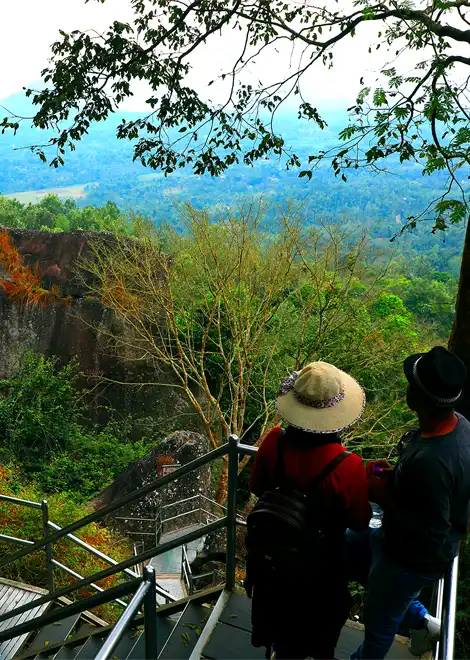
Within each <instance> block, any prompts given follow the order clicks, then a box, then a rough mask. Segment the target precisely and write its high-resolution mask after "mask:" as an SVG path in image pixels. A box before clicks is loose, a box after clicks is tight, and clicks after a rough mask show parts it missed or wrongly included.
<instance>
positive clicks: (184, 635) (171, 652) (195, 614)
mask: <svg viewBox="0 0 470 660" xmlns="http://www.w3.org/2000/svg"><path fill="white" fill-rule="evenodd" d="M210 613H211V610H210V609H209V608H208V607H204V606H203V605H200V604H199V603H188V604H187V605H186V608H185V610H184V612H183V614H182V615H181V617H180V619H179V621H178V623H177V624H176V626H175V628H174V629H173V631H172V633H171V635H170V637H169V638H168V641H167V643H166V644H165V646H164V648H163V650H162V652H161V654H160V655H159V658H162V660H163V659H165V660H173V658H178V660H181V659H183V658H189V656H190V655H191V652H192V650H193V649H194V647H195V646H196V643H197V640H198V639H199V635H200V634H201V630H202V629H203V628H204V625H205V623H206V621H207V619H208V618H209V615H210ZM160 648H161V647H160Z"/></svg>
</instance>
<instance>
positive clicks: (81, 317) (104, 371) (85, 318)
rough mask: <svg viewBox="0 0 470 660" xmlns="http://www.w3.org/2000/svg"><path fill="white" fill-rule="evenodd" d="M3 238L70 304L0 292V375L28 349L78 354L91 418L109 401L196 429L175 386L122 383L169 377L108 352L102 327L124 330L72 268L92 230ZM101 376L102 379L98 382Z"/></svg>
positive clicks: (63, 357) (85, 253) (65, 358)
mask: <svg viewBox="0 0 470 660" xmlns="http://www.w3.org/2000/svg"><path fill="white" fill-rule="evenodd" d="M10 235H11V237H12V239H13V242H14V244H15V247H16V248H17V249H18V251H19V253H20V254H21V256H22V257H23V259H24V262H25V264H27V265H31V266H34V267H35V266H36V264H38V266H39V272H40V273H41V276H42V279H43V282H44V285H45V286H46V287H48V288H49V287H50V286H52V285H53V284H56V285H58V286H59V287H60V290H61V293H62V295H64V296H71V298H72V301H71V304H70V306H64V305H51V306H49V307H46V308H45V309H41V308H35V309H29V310H28V309H24V308H21V307H19V306H18V305H17V304H15V303H13V302H11V301H10V300H8V298H7V297H6V295H5V294H4V293H3V292H2V291H1V290H0V378H6V377H8V376H9V375H10V374H11V373H12V371H13V370H14V369H15V367H16V365H17V364H18V362H19V360H20V359H21V355H22V354H23V353H24V351H25V350H27V349H30V350H34V351H37V352H40V353H42V354H43V355H46V356H47V357H50V356H55V357H57V358H58V359H59V362H60V363H62V364H65V363H67V362H69V361H70V360H72V359H73V358H77V359H78V362H79V365H80V371H81V372H82V373H83V376H82V377H81V382H80V383H79V385H80V386H82V387H86V388H89V389H93V392H92V393H91V394H90V395H89V403H90V405H89V412H90V421H95V422H96V421H100V422H104V421H106V419H107V418H108V417H109V414H110V412H109V410H108V408H109V407H110V406H111V407H112V408H114V409H116V410H118V411H119V415H122V416H124V415H127V414H132V415H134V416H136V417H146V416H152V417H154V418H156V419H158V420H161V421H162V426H163V428H164V429H165V430H168V431H169V430H172V429H175V428H181V427H182V426H184V428H197V427H198V422H197V420H196V417H195V416H194V417H193V416H192V415H191V413H192V407H191V406H190V404H189V403H188V402H187V401H186V400H185V399H183V398H182V397H181V395H180V394H179V393H178V392H177V391H176V390H173V389H172V388H168V387H165V386H160V387H158V386H152V387H146V388H138V387H132V386H130V385H126V383H140V382H155V381H158V382H159V383H163V384H166V383H171V382H172V380H171V377H170V374H169V373H168V372H166V371H165V370H164V369H162V371H161V372H160V373H158V374H157V375H156V374H155V371H154V368H153V367H151V365H149V364H145V363H142V362H133V361H132V360H130V359H128V358H126V359H123V358H122V357H119V356H117V355H116V353H115V351H113V347H112V345H110V340H109V329H112V331H113V333H114V334H115V335H116V334H117V333H118V332H123V329H122V327H121V324H120V323H118V322H116V319H115V318H114V317H113V314H112V313H111V312H110V311H109V310H107V309H106V308H105V307H104V306H103V305H102V304H101V303H100V302H99V301H98V300H96V299H94V298H93V297H91V296H90V295H89V291H88V289H87V278H89V275H88V274H87V273H84V272H83V271H82V272H80V275H78V273H77V270H78V263H79V261H80V259H81V258H83V257H90V256H91V254H92V251H91V249H90V243H91V241H93V240H96V239H97V236H98V235H97V234H96V233H95V232H83V231H76V232H64V233H57V234H55V233H50V232H41V231H35V230H16V229H15V230H11V231H10ZM88 282H89V279H88ZM105 328H106V329H107V331H106V332H103V329H105ZM111 344H112V340H111ZM100 377H103V378H104V379H106V380H104V381H102V382H101V383H100ZM109 381H115V382H113V383H111V382H109ZM120 383H124V384H122V385H121V384H120ZM179 413H181V415H182V416H180V415H179ZM188 414H189V416H188ZM178 417H179V419H178ZM170 420H171V422H170ZM181 420H184V423H183V424H182V423H181Z"/></svg>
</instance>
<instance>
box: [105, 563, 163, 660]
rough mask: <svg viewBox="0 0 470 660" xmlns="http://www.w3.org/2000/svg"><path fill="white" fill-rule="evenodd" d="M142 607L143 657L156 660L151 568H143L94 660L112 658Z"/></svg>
mask: <svg viewBox="0 0 470 660" xmlns="http://www.w3.org/2000/svg"><path fill="white" fill-rule="evenodd" d="M142 605H143V606H144V635H145V657H146V659H147V660H157V658H158V643H157V618H156V616H155V610H156V608H157V592H156V590H155V571H154V569H153V567H152V566H146V567H145V569H144V577H143V581H142V583H141V584H140V586H139V588H138V589H137V591H136V592H135V594H134V597H133V598H132V600H131V602H130V603H129V605H128V606H127V609H126V611H125V612H124V614H123V615H122V616H121V618H120V619H119V621H118V622H117V623H116V625H115V626H114V628H113V630H112V631H111V634H110V635H109V637H108V639H107V640H106V641H105V643H104V644H103V646H102V648H101V650H100V651H99V653H98V655H97V656H96V657H95V660H108V659H109V658H111V657H112V655H113V652H114V650H115V649H116V647H117V645H118V644H119V642H120V641H121V639H122V638H123V637H124V634H125V632H126V631H127V630H128V628H130V626H131V625H132V622H133V620H134V617H135V616H136V614H137V613H138V612H139V611H140V609H141V607H142Z"/></svg>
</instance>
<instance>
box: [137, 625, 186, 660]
mask: <svg viewBox="0 0 470 660" xmlns="http://www.w3.org/2000/svg"><path fill="white" fill-rule="evenodd" d="M175 625H176V624H175V622H174V621H172V620H171V619H169V618H167V617H163V616H158V615H157V644H158V650H159V652H161V650H162V648H163V647H164V646H165V643H166V641H167V639H168V638H169V636H170V635H171V632H172V630H173V629H174V627H175ZM134 633H135V631H134ZM142 658H145V633H143V632H142V633H140V634H139V637H138V638H137V641H136V642H135V644H134V646H133V647H132V649H131V650H130V652H129V655H128V656H127V660H142Z"/></svg>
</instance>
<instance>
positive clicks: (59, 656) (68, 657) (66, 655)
mask: <svg viewBox="0 0 470 660" xmlns="http://www.w3.org/2000/svg"><path fill="white" fill-rule="evenodd" d="M82 646H83V644H82V645H80V644H79V645H78V646H63V647H62V648H61V649H59V650H58V651H57V653H56V654H55V656H54V658H53V660H75V658H76V656H77V653H78V652H79V651H80V649H81V648H82ZM36 657H37V656H36ZM35 660H36V658H35Z"/></svg>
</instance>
